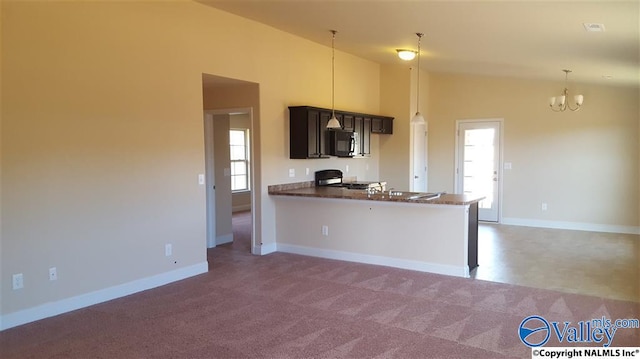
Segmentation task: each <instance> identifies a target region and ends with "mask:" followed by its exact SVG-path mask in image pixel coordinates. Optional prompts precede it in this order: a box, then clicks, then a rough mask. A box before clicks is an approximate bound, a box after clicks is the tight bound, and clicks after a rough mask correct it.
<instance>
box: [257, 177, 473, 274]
mask: <svg viewBox="0 0 640 359" xmlns="http://www.w3.org/2000/svg"><path fill="white" fill-rule="evenodd" d="M268 190H269V195H271V196H273V198H274V202H275V210H276V250H277V251H279V252H288V253H296V254H302V255H310V256H316V257H323V258H331V259H338V260H346V261H353V262H361V263H370V264H377V265H385V266H390V267H397V268H404V269H411V270H418V271H423V272H432V273H439V274H447V275H454V276H459V277H469V272H470V271H471V270H473V269H474V268H475V267H477V266H478V202H479V201H480V200H482V199H483V198H482V197H473V196H469V195H459V194H427V193H418V192H399V191H396V192H393V191H392V192H389V191H383V192H375V193H369V192H370V191H366V190H353V189H347V188H341V187H316V186H315V184H314V182H313V181H310V182H300V183H291V184H284V185H274V186H269V188H268Z"/></svg>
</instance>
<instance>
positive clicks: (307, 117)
mask: <svg viewBox="0 0 640 359" xmlns="http://www.w3.org/2000/svg"><path fill="white" fill-rule="evenodd" d="M331 114H332V112H331V110H329V109H325V108H319V107H311V106H291V107H289V158H292V159H300V158H329V157H330V156H329V155H328V153H329V148H328V147H327V146H328V141H327V139H328V137H327V136H328V135H327V131H328V130H327V123H328V122H329V119H330V118H331ZM335 114H336V118H337V119H338V120H339V121H340V124H341V125H342V129H343V130H344V131H351V132H356V133H357V137H358V143H357V148H356V154H355V156H356V157H367V156H369V155H370V154H371V138H370V136H371V134H372V133H376V134H385V135H390V134H392V133H393V117H387V116H378V115H369V114H363V113H355V112H346V111H337V110H336V111H335Z"/></svg>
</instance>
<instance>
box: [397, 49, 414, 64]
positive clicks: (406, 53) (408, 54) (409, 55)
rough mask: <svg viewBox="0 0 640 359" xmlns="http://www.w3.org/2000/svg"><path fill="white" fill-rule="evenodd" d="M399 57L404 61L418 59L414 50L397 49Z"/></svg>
mask: <svg viewBox="0 0 640 359" xmlns="http://www.w3.org/2000/svg"><path fill="white" fill-rule="evenodd" d="M396 51H397V52H398V57H399V58H401V59H403V60H404V61H411V60H413V59H415V58H416V52H415V51H413V50H405V49H397V50H396Z"/></svg>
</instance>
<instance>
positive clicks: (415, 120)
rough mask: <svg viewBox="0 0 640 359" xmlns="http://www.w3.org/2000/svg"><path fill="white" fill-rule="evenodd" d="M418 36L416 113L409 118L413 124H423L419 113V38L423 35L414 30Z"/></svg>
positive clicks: (422, 118) (422, 117)
mask: <svg viewBox="0 0 640 359" xmlns="http://www.w3.org/2000/svg"><path fill="white" fill-rule="evenodd" d="M416 35H417V36H418V79H417V85H418V86H417V89H416V114H415V115H414V116H413V117H412V118H411V123H412V124H414V125H424V124H425V121H424V116H422V114H421V113H420V40H421V39H422V36H424V34H423V33H421V32H416Z"/></svg>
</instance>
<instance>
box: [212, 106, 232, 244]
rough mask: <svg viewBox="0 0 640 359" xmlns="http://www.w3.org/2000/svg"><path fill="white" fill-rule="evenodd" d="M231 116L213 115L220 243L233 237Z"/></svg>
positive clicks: (217, 219)
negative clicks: (226, 238)
mask: <svg viewBox="0 0 640 359" xmlns="http://www.w3.org/2000/svg"><path fill="white" fill-rule="evenodd" d="M230 122H231V116H229V115H228V114H227V115H214V116H213V152H214V160H213V162H214V164H215V171H214V178H215V182H214V183H215V186H216V191H215V194H216V238H217V239H218V243H220V239H222V238H224V237H225V236H226V237H228V239H231V238H233V224H232V222H231V206H232V200H231V175H230V174H231V168H230V167H231V160H230V152H231V149H230V148H229V128H230Z"/></svg>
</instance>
